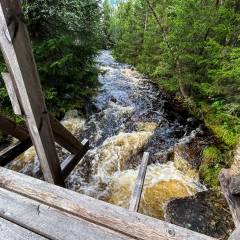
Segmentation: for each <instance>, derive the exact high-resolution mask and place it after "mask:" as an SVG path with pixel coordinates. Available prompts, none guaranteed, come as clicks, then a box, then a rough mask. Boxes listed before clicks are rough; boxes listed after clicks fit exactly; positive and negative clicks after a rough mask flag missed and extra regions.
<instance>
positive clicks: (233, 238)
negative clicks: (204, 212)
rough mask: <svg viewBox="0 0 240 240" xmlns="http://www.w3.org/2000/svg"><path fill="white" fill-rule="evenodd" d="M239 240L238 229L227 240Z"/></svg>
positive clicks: (239, 230) (239, 233)
mask: <svg viewBox="0 0 240 240" xmlns="http://www.w3.org/2000/svg"><path fill="white" fill-rule="evenodd" d="M239 239H240V228H237V229H236V230H235V231H234V232H233V233H232V235H231V236H230V238H229V239H228V240H239Z"/></svg>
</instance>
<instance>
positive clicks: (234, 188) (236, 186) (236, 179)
mask: <svg viewBox="0 0 240 240" xmlns="http://www.w3.org/2000/svg"><path fill="white" fill-rule="evenodd" d="M229 188H230V191H231V193H232V194H233V195H240V175H237V176H232V178H231V181H230V185H229Z"/></svg>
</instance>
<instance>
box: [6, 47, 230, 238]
mask: <svg viewBox="0 0 240 240" xmlns="http://www.w3.org/2000/svg"><path fill="white" fill-rule="evenodd" d="M97 62H98V66H99V68H100V69H101V72H102V74H101V75H99V82H100V83H101V89H100V91H99V93H98V94H97V95H96V97H94V98H93V99H92V106H93V107H92V108H91V109H89V111H88V114H87V116H86V117H85V118H83V117H81V116H80V115H79V112H78V111H70V112H68V113H67V114H66V116H65V118H64V119H63V121H62V124H63V125H64V126H66V127H67V128H68V129H69V130H70V131H71V132H72V133H73V134H74V135H75V136H76V137H77V138H78V139H83V138H88V139H89V140H90V147H91V149H90V150H89V151H88V153H87V154H86V156H85V157H84V159H83V161H84V164H83V165H81V166H77V167H76V168H75V170H74V171H73V172H72V173H71V175H70V176H69V178H68V179H67V182H66V185H67V187H68V188H69V189H71V190H74V191H76V192H79V193H82V194H85V195H88V196H91V197H94V198H97V199H101V200H103V201H106V202H109V203H112V204H115V205H118V206H121V207H124V208H128V206H129V201H130V196H131V193H132V189H133V186H134V183H135V180H136V177H137V174H138V168H139V166H140V164H141V158H142V154H143V152H144V151H146V152H149V153H150V159H149V166H148V169H147V174H146V181H145V183H144V190H143V195H142V200H141V203H140V212H141V213H143V214H145V215H148V216H152V217H155V218H158V219H167V220H168V221H170V222H176V223H177V224H178V225H182V226H183V225H184V227H187V228H189V229H192V230H194V231H199V232H201V233H207V234H209V235H211V236H213V237H217V238H218V237H220V238H222V239H224V238H227V236H228V235H229V233H230V232H231V230H232V218H231V214H230V213H229V212H228V210H227V212H226V214H225V219H226V224H224V225H223V224H221V221H220V220H219V219H221V215H222V209H228V206H227V204H226V202H225V199H224V197H223V196H222V195H221V194H219V192H218V193H217V194H219V195H217V194H215V193H214V192H213V191H212V190H211V189H209V190H208V188H207V187H206V185H205V184H204V182H203V181H202V180H201V176H200V171H199V169H200V166H201V165H202V152H203V150H204V149H205V148H206V147H207V146H208V145H211V144H212V143H214V141H215V140H214V138H213V137H212V136H211V134H210V133H209V132H208V130H207V129H206V127H205V126H204V124H203V122H201V121H199V120H197V119H196V118H194V117H193V116H192V115H191V114H189V112H188V111H186V109H184V108H183V107H182V106H181V105H179V103H177V102H174V101H173V99H174V98H172V97H171V95H169V94H166V93H165V92H164V91H161V90H159V88H158V86H156V84H153V83H152V82H151V81H150V80H149V79H148V78H146V77H144V76H143V75H142V74H140V73H139V72H137V71H136V70H135V69H133V68H132V67H131V66H130V65H127V64H122V63H119V62H117V61H115V60H114V59H113V57H112V55H111V52H110V51H102V52H101V54H100V55H99V57H98V58H97ZM57 152H58V156H59V159H60V161H61V159H64V158H66V157H67V155H68V154H69V153H68V152H66V151H65V150H64V149H61V148H60V147H57ZM8 168H10V169H12V170H15V171H19V172H22V173H24V174H27V175H30V176H34V177H37V178H39V177H41V176H40V175H39V174H40V171H39V161H38V159H37V156H36V154H35V152H34V151H33V149H30V150H29V151H27V152H25V153H24V155H22V156H20V157H18V158H17V159H16V160H15V161H14V162H12V163H11V164H9V165H8ZM199 194H200V195H199ZM202 194H203V195H204V197H202ZM210 196H212V197H210ZM178 199H179V200H182V201H183V202H185V203H186V204H185V205H184V204H182V203H181V204H178V203H176V202H174V204H175V205H174V208H171V203H172V201H175V200H176V201H177V200H178ZM168 206H169V207H168ZM182 206H187V207H185V208H182ZM197 206H202V207H201V209H203V210H204V213H203V214H202V215H201V219H200V218H199V212H198V211H196V210H195V208H196V207H197ZM204 206H208V207H207V208H204ZM186 210H188V212H185V211H186ZM181 212H184V214H183V216H184V217H183V218H184V221H183V220H182V219H180V218H179V214H178V213H181ZM197 219H198V220H197Z"/></svg>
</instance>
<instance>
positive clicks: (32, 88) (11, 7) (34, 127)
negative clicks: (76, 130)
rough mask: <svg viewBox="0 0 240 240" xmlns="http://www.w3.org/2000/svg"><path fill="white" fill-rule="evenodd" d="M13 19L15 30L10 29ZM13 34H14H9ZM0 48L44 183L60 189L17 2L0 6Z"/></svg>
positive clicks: (5, 1) (49, 132) (51, 140)
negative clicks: (21, 109)
mask: <svg viewBox="0 0 240 240" xmlns="http://www.w3.org/2000/svg"><path fill="white" fill-rule="evenodd" d="M13 19H14V24H15V26H17V28H12V26H13V25H11V22H10V20H13ZM13 31H14V32H13ZM0 46H1V50H2V53H3V56H4V59H5V62H6V64H7V67H8V70H9V72H10V75H11V76H12V80H13V81H14V84H13V85H14V86H16V89H17V96H19V100H20V102H22V103H23V104H22V107H23V113H24V118H25V120H26V124H27V127H28V130H29V134H30V136H31V139H32V142H33V144H34V146H35V149H36V152H37V155H38V157H39V160H40V164H41V168H42V172H43V175H44V178H45V180H46V181H48V182H50V183H54V184H57V185H61V186H64V181H63V178H62V175H61V168H60V163H59V160H58V157H57V153H56V149H55V144H54V138H53V133H52V129H51V125H50V120H49V115H48V112H47V110H46V105H45V102H44V99H43V93H42V88H41V84H40V79H39V75H38V72H37V68H36V63H35V60H34V57H33V53H32V48H31V42H30V39H29V35H28V31H27V28H26V26H25V24H24V22H23V21H22V9H21V6H20V2H19V1H16V0H2V1H1V2H0Z"/></svg>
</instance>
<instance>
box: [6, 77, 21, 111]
mask: <svg viewBox="0 0 240 240" xmlns="http://www.w3.org/2000/svg"><path fill="white" fill-rule="evenodd" d="M2 78H3V81H4V83H5V86H6V89H7V92H8V96H9V98H10V101H11V104H12V107H13V112H14V113H15V114H16V115H18V116H22V115H23V113H22V109H21V106H20V103H19V101H18V98H17V95H16V93H15V89H14V86H13V81H12V78H11V76H10V74H9V73H2Z"/></svg>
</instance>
